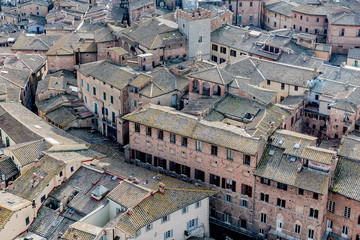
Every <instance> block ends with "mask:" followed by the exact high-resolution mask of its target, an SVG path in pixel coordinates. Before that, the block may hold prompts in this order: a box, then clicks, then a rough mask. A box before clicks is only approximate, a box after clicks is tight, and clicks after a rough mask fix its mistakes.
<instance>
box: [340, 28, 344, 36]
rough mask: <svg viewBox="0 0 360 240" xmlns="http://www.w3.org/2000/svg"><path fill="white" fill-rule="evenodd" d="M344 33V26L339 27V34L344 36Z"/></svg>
mask: <svg viewBox="0 0 360 240" xmlns="http://www.w3.org/2000/svg"><path fill="white" fill-rule="evenodd" d="M344 35H345V28H341V29H340V30H339V36H344Z"/></svg>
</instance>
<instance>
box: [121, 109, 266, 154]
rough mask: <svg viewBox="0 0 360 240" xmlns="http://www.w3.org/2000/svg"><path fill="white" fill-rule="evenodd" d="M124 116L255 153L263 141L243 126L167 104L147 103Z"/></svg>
mask: <svg viewBox="0 0 360 240" xmlns="http://www.w3.org/2000/svg"><path fill="white" fill-rule="evenodd" d="M123 118H124V119H126V120H129V121H132V122H136V123H140V124H143V125H146V126H149V127H154V128H157V129H162V130H164V131H167V132H171V133H175V134H179V135H182V136H186V137H189V138H192V139H196V140H200V141H204V142H208V143H212V144H215V145H218V146H223V147H226V148H230V149H234V150H236V151H240V152H243V153H246V154H250V155H255V154H256V153H257V151H258V148H259V147H260V145H261V141H260V140H259V139H256V138H252V137H250V135H249V134H247V133H246V132H245V131H244V130H243V129H240V128H238V127H235V126H229V125H227V124H225V123H218V122H217V123H213V122H209V121H206V120H201V121H199V120H198V119H197V117H195V116H192V115H189V114H185V113H182V112H180V111H176V110H174V109H173V108H170V107H165V106H157V105H153V104H148V105H146V106H144V107H143V108H142V109H139V110H137V111H135V112H132V113H130V114H128V115H126V116H124V117H123Z"/></svg>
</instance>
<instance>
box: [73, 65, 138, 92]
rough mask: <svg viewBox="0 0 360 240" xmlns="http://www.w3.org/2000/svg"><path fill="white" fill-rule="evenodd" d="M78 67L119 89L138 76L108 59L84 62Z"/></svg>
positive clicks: (82, 71) (83, 72) (79, 69)
mask: <svg viewBox="0 0 360 240" xmlns="http://www.w3.org/2000/svg"><path fill="white" fill-rule="evenodd" d="M76 69H77V70H78V71H79V72H81V73H82V74H85V75H86V76H92V77H94V78H96V79H98V80H100V81H102V82H104V83H106V84H109V85H111V86H113V87H115V88H117V89H123V88H124V87H125V86H126V85H128V84H129V82H130V80H131V79H132V78H134V77H135V76H136V75H135V74H134V73H130V72H128V71H126V70H124V69H123V68H121V67H120V66H118V65H117V64H115V63H112V62H111V61H108V60H104V61H98V62H93V63H87V64H82V65H80V66H77V67H76Z"/></svg>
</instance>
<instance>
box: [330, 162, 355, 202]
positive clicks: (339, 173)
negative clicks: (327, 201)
mask: <svg viewBox="0 0 360 240" xmlns="http://www.w3.org/2000/svg"><path fill="white" fill-rule="evenodd" d="M358 156H359V155H358ZM359 173H360V162H359V161H358V160H353V159H349V158H346V157H340V158H339V160H338V162H337V165H336V169H335V175H334V181H333V184H332V186H331V187H330V190H331V191H332V192H334V193H337V194H340V195H342V196H345V197H347V198H350V199H354V200H356V201H360V174H359Z"/></svg>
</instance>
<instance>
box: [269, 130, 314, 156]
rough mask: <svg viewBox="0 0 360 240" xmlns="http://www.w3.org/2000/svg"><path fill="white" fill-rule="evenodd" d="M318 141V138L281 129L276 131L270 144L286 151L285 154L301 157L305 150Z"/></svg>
mask: <svg viewBox="0 0 360 240" xmlns="http://www.w3.org/2000/svg"><path fill="white" fill-rule="evenodd" d="M316 139H317V138H316V137H312V136H309V135H305V134H301V133H297V132H293V131H289V130H284V129H281V130H277V131H275V133H274V134H273V139H272V141H271V142H270V143H269V144H271V145H272V146H276V147H278V148H283V149H285V150H284V153H285V154H288V155H291V156H295V157H301V154H302V152H303V150H304V148H305V147H307V146H310V145H311V144H313V143H314V141H316ZM295 144H298V147H295Z"/></svg>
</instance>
